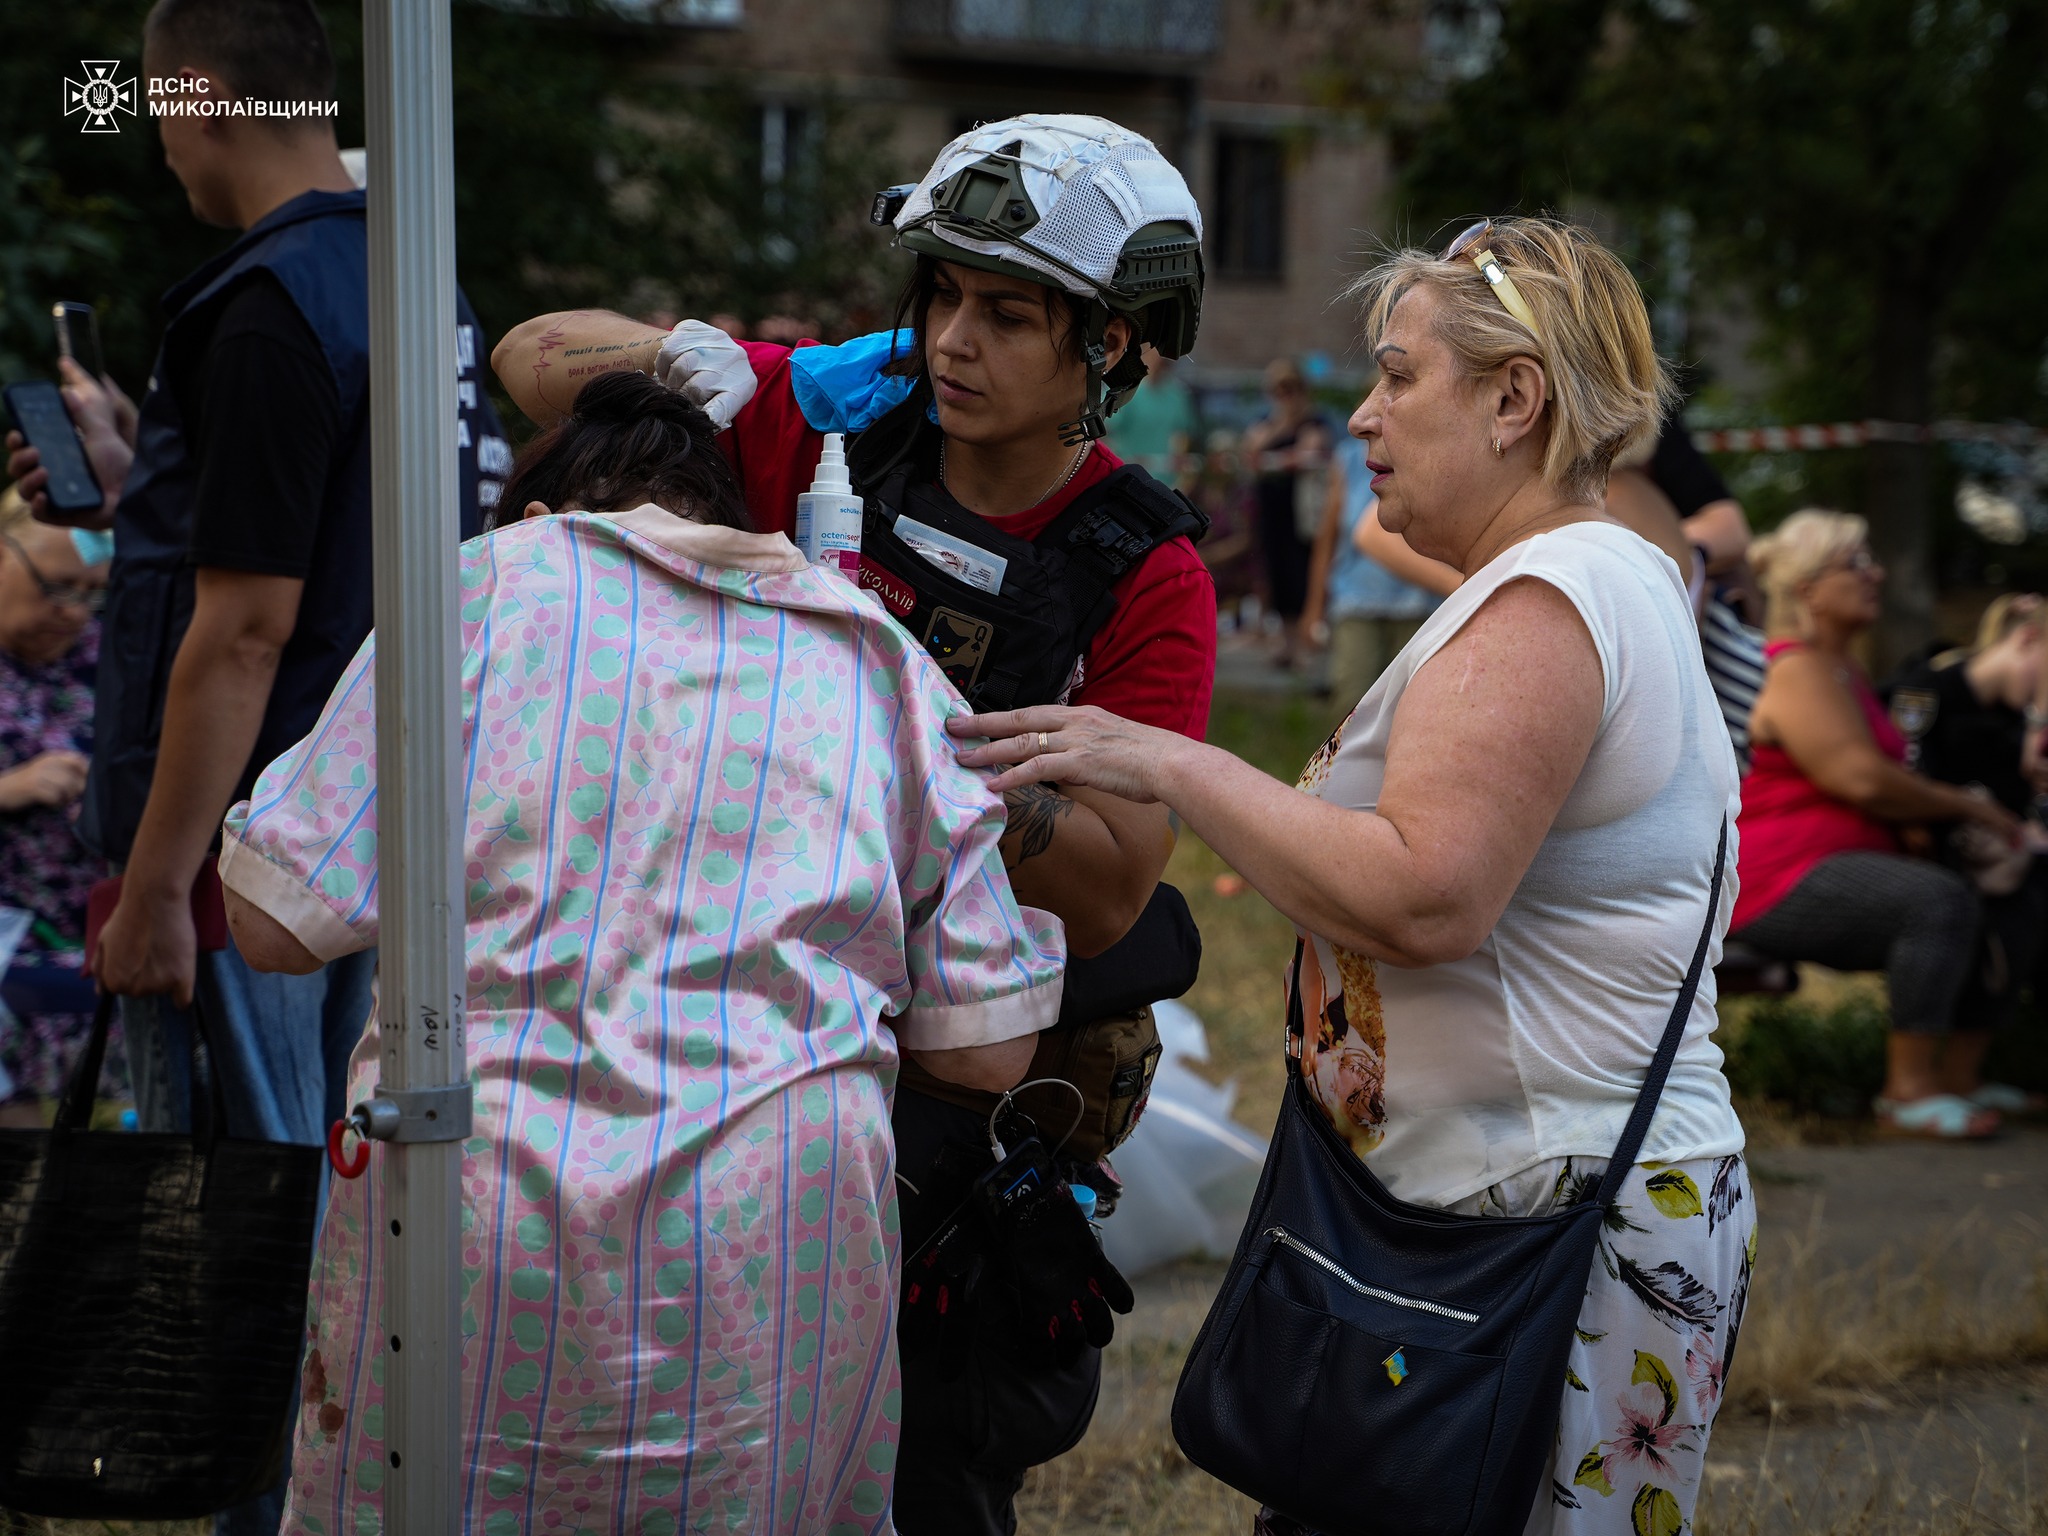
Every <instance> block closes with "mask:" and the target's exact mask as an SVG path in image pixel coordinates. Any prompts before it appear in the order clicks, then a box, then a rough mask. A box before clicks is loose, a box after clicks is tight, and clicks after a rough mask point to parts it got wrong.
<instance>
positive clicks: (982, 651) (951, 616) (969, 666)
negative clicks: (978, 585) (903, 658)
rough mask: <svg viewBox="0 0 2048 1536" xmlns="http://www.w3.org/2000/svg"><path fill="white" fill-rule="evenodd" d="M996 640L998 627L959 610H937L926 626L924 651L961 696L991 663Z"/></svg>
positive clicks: (934, 610)
mask: <svg viewBox="0 0 2048 1536" xmlns="http://www.w3.org/2000/svg"><path fill="white" fill-rule="evenodd" d="M995 637H996V627H995V625H993V624H991V623H989V621H988V620H987V619H977V618H975V617H974V616H973V615H972V614H967V613H962V612H961V611H960V610H959V609H957V608H935V609H933V610H932V621H931V623H929V624H928V625H926V626H925V631H924V648H925V649H926V650H928V651H930V652H931V653H932V658H933V660H935V661H937V662H938V664H939V670H940V671H942V672H944V673H945V674H946V676H947V677H949V678H951V679H952V680H953V686H954V687H955V688H958V689H959V690H960V691H961V692H962V693H965V692H966V691H967V690H968V689H970V688H972V687H973V686H974V684H975V682H976V680H977V679H978V678H980V676H981V669H982V667H983V665H984V664H985V663H986V662H987V661H988V648H989V642H990V641H992V640H993V639H995Z"/></svg>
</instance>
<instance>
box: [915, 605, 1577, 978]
mask: <svg viewBox="0 0 2048 1536" xmlns="http://www.w3.org/2000/svg"><path fill="white" fill-rule="evenodd" d="M1601 702H1602V686H1601V671H1600V659H1599V655H1598V653H1597V652H1596V651H1595V650H1594V647H1593V638H1592V636H1591V634H1589V633H1588V632H1587V630H1586V627H1585V624H1584V623H1583V621H1581V620H1580V618H1579V617H1578V613H1577V610H1576V609H1574V608H1573V607H1572V605H1571V602H1570V600H1569V599H1568V598H1566V597H1565V596H1564V594H1563V593H1561V592H1559V591H1558V590H1557V589H1555V588H1553V587H1550V586H1548V585H1546V584H1544V583H1542V582H1539V581H1518V582H1514V583H1511V584H1510V585H1508V586H1505V587H1503V588H1501V590H1500V591H1498V592H1496V593H1495V594H1494V595H1493V596H1492V597H1491V598H1490V599H1488V601H1487V603H1486V604H1485V605H1484V606H1483V607H1482V608H1481V609H1480V610H1479V612H1478V613H1477V614H1475V615H1474V616H1473V617H1472V619H1471V620H1470V621H1468V622H1467V624H1466V625H1465V627H1464V628H1463V629H1462V630H1460V631H1459V632H1458V634H1457V636H1456V637H1455V638H1454V639H1453V640H1451V641H1450V643H1449V644H1447V645H1446V646H1445V647H1444V648H1443V649H1442V650H1441V651H1439V652H1438V653H1437V654H1436V656H1435V657H1433V658H1432V659H1431V660H1430V661H1429V662H1428V663H1427V664H1426V665H1425V666H1423V667H1422V668H1421V669H1420V670H1419V671H1418V672H1417V673H1416V674H1415V678H1414V680H1413V681H1412V682H1411V683H1410V684H1409V686H1408V691H1407V693H1406V694H1405V695H1403V697H1402V699H1401V703H1400V705H1399V706H1398V709H1397V712H1396V714H1395V717H1394V729H1393V734H1392V737H1391V739H1390V741H1389V746H1388V754H1387V772H1386V780H1385V783H1384V785H1383V787H1382V789H1381V793H1380V799H1379V804H1378V807H1377V809H1376V810H1375V811H1357V810H1348V809H1346V808H1345V807H1343V806H1339V805H1333V804H1330V803H1328V802H1326V801H1323V800H1319V799H1316V798H1314V797H1312V796H1310V795H1307V794H1304V793H1302V792H1300V791H1298V790H1296V789H1293V788H1290V787H1289V786H1287V785H1284V784H1281V783H1280V782H1278V781H1277V780H1275V779H1272V778H1269V777H1267V776H1266V775H1265V774H1263V773H1261V772H1259V770H1258V769H1256V768H1254V767H1252V766H1251V765H1250V764H1249V763H1245V762H1242V761H1240V760H1239V759H1237V758H1235V757H1232V756H1231V755H1230V754H1229V753H1227V752H1225V751H1223V750H1222V749H1221V748H1219V747H1212V746H1206V745H1204V744H1203V743H1201V742H1196V741H1190V740H1188V739H1186V738H1185V737H1181V736H1176V735H1174V734H1173V733H1172V732H1170V731H1160V730H1154V729H1152V728H1151V727H1149V726H1141V725H1135V724H1132V723H1131V722H1129V721H1125V720H1119V719H1117V718H1116V717H1115V716H1113V715H1109V714H1107V713H1105V712H1104V711H1102V710H1099V709H1061V708H1057V707H1044V708H1033V709H1022V710H1014V711H1011V712H1009V713H1007V714H995V715H970V716H964V717H961V718H959V719H955V720H951V721H948V722H947V729H948V730H950V731H952V732H953V733H954V734H955V735H956V736H962V737H966V736H987V737H989V738H990V741H989V744H988V745H987V746H982V747H972V748H967V749H964V750H962V752H961V753H960V758H961V761H962V762H965V763H967V764H969V765H970V766H975V767H1007V771H1005V772H1004V773H1002V774H1001V775H1000V776H999V777H998V778H996V779H995V780H994V781H993V787H995V788H997V789H1001V790H1004V791H1005V792H1006V793H1007V792H1009V791H1010V790H1012V789H1014V788H1016V787H1019V786H1021V785H1023V784H1027V783H1031V782H1034V781H1036V780H1040V779H1049V778H1055V777H1057V778H1058V779H1060V780H1061V781H1062V782H1065V783H1076V782H1080V781H1082V780H1089V781H1092V782H1093V783H1095V784H1096V785H1097V786H1098V789H1102V790H1109V789H1113V790H1116V791H1118V792H1120V793H1123V794H1126V795H1129V796H1131V797H1132V798H1133V799H1134V800H1147V801H1164V802H1166V803H1167V804H1169V805H1171V806H1172V807H1173V808H1174V809H1175V810H1176V811H1177V812H1179V813H1180V815H1181V816H1182V818H1183V819H1185V821H1186V822H1187V824H1188V827H1189V828H1190V830H1192V831H1193V832H1194V833H1195V834H1196V835H1197V836H1199V837H1200V838H1201V839H1202V840H1203V841H1204V842H1206V843H1207V844H1208V845H1209V846H1210V847H1211V848H1213V849H1215V850H1216V852H1217V853H1218V854H1219V855H1220V856H1221V857H1222V858H1223V860H1224V861H1225V862H1226V863H1228V864H1229V865H1230V866H1231V867H1232V868H1233V869H1235V870H1237V871H1238V872H1239V873H1240V874H1242V875H1243V876H1244V877H1245V879H1247V880H1248V881H1250V882H1251V884H1252V886H1253V887H1254V888H1255V889H1256V890H1258V892H1259V893H1260V894H1261V895H1263V896H1264V897H1265V898H1266V899H1267V900H1268V901H1270V902H1271V903H1272V904H1273V905H1274V906H1275V907H1277V908H1279V909H1280V911H1281V913H1282V914H1284V915H1285V916H1287V917H1288V918H1291V919H1292V920H1293V921H1294V922H1295V923H1296V924H1297V925H1298V926H1299V927H1302V928H1304V929H1306V930H1308V931H1309V932H1312V933H1319V934H1323V935H1325V936H1326V937H1328V938H1330V939H1331V940H1333V941H1334V942H1336V943H1339V944H1342V945H1344V946H1345V947H1347V948H1350V949H1357V950H1361V951H1363V952H1364V953H1366V954H1369V955H1372V956H1374V957H1375V958H1377V959H1381V960H1386V961H1389V962H1390V963H1392V964H1395V965H1410V966H1415V965H1435V964H1439V963H1441V962H1443V961H1447V960H1454V959H1458V958H1461V957H1462V956H1465V955H1468V954H1470V953H1471V952H1472V951H1473V950H1474V949H1475V948H1477V947H1478V946H1479V944H1480V943H1482V942H1483V941H1484V940H1485V938H1486V936H1487V934H1488V933H1490V932H1491V931H1492V929H1493V925H1494V923H1495V922H1496V921H1498V920H1499V917H1500V914H1501V912H1502V910H1503V909H1504V908H1505V907H1506V906H1507V903H1508V899H1509V898H1510V897H1511V896H1512V895H1513V894H1514V891H1515V887H1516V886H1517V885H1519V884H1520V883H1521V879H1522V876H1523V874H1524V873H1525V872H1526V871H1527V870H1528V868H1529V864H1530V862H1531V861H1532V860H1533V859H1534V858H1535V856H1536V850H1537V848H1538V847H1539V846H1540V845H1541V844H1542V841H1543V838H1544V836H1545V834H1546V833H1548V831H1549V830H1550V825H1551V823H1552V821H1553V820H1555V819H1556V816H1557V812H1558V808H1559V807H1560V806H1562V805H1563V804H1564V801H1565V797H1566V796H1567V795H1568V794H1569V793H1570V792H1571V788H1572V785H1573V783H1574V782H1575V781H1576V780H1577V778H1578V776H1579V771H1580V769H1581V768H1582V767H1583V766H1584V764H1585V761H1586V756H1587V754H1588V752H1589V751H1590V750H1591V748H1592V744H1593V739H1594V737H1595V735H1596V734H1597V732H1598V730H1599V725H1600V710H1601ZM1041 731H1043V732H1044V733H1045V736H1046V745H1045V746H1044V748H1043V749H1042V751H1041V750H1040V748H1039V747H1038V733H1039V732H1041ZM1508 761H1513V762H1514V763H1515V764H1516V770H1517V771H1516V772H1515V773H1514V774H1513V775H1511V776H1509V777H1508V778H1507V779H1505V780H1504V779H1503V778H1502V777H1501V775H1500V773H1499V771H1498V765H1499V764H1500V763H1503V762H1508ZM1012 764H1014V765H1015V766H1007V765H1012Z"/></svg>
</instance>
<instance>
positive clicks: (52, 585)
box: [0, 533, 107, 613]
mask: <svg viewBox="0 0 2048 1536" xmlns="http://www.w3.org/2000/svg"><path fill="white" fill-rule="evenodd" d="M0 544H5V545H6V546H7V547H8V548H9V549H11V550H13V551H14V558H15V559H17V560H19V561H20V562H21V568H22V569H23V570H25V571H27V572H28V577H29V580H30V581H33V582H34V583H35V584H36V590H37V591H38V592H40V593H42V594H43V600H44V601H45V602H50V603H57V604H60V605H61V606H63V607H66V608H83V609H84V610H85V611H86V612H87V613H98V612H99V611H100V609H102V608H103V607H105V606H106V602H107V589H106V588H105V587H104V586H98V585H90V584H87V583H85V582H77V581H52V580H50V578H49V577H47V576H45V575H44V574H43V573H42V569H41V568H40V567H39V566H38V565H37V564H36V563H35V561H33V560H31V559H29V557H28V551H27V550H25V549H23V548H22V547H21V541H20V540H19V539H17V538H15V536H14V535H13V534H11V533H0Z"/></svg>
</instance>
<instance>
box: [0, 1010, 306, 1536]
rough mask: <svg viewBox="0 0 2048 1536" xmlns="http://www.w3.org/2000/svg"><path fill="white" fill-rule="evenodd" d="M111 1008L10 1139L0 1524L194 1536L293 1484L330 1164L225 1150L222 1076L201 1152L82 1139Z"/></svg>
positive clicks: (199, 1141) (181, 1146)
mask: <svg viewBox="0 0 2048 1536" xmlns="http://www.w3.org/2000/svg"><path fill="white" fill-rule="evenodd" d="M113 1006H114V1004H113V999H112V998H105V999H102V1000H101V1003H100V1006H99V1010H98V1013H97V1015H96V1016H95V1018H94V1021H93V1032H92V1041H91V1044H90V1045H89V1046H88V1047H87V1049H86V1050H85V1051H84V1052H83V1053H82V1055H81V1058H80V1060H79V1062H78V1063H77V1065H76V1067H75V1068H74V1069H73V1071H72V1074H71V1081H70V1082H69V1083H68V1084H67V1085H66V1088H65V1091H64V1097H63V1099H62V1100H61V1102H60V1103H59V1106H58V1110H57V1119H56V1125H55V1128H54V1129H52V1130H49V1131H16V1130H0V1508H7V1509H14V1510H19V1511H21V1512H22V1513H24V1514H31V1515H43V1516H48V1517H52V1518H56V1519H72V1520H79V1519H85V1520H182V1519H191V1518H196V1517H200V1516H204V1515H210V1514H213V1513H215V1512H216V1511H218V1510H222V1509H225V1508H227V1507H228V1506H229V1505H232V1504H236V1503H239V1502H240V1501H241V1500H243V1499H245V1498H248V1497H250V1496H251V1495H253V1494H257V1493H260V1492H262V1491H263V1490H264V1489H266V1488H269V1487H272V1486H274V1485H275V1484H276V1483H277V1481H278V1479H279V1478H280V1476H281V1475H282V1473H283V1467H284V1454H285V1442H286V1438H287V1417H288V1414H289V1410H290V1406H291V1401H292V1394H293V1391H294V1389H295V1388H296V1385H297V1382H298V1369H299V1353H300V1350H301V1348H302V1347H303V1345H304V1342H305V1319H306V1297H307V1290H308V1284H309V1277H310V1274H311V1269H312V1255H313V1230H314V1223H315V1219H316V1215H317V1212H316V1209H315V1201H316V1200H317V1198H318V1195H319V1188H320V1159H321V1157H322V1155H323V1153H322V1149H321V1148H319V1147H302V1146H292V1145H286V1144H282V1143H275V1142H259V1141H234V1140H230V1139H229V1138H228V1136H227V1135H226V1132H225V1126H226V1114H225V1110H224V1107H223V1102H222V1099H221V1094H220V1088H219V1074H218V1073H217V1072H215V1073H209V1074H208V1076H209V1079H210V1081H211V1082H212V1084H213V1089H212V1093H211V1103H210V1106H209V1111H210V1112H209V1113H208V1115H207V1117H206V1121H207V1123H206V1127H205V1130H204V1131H203V1132H202V1133H200V1134H196V1135H193V1136H172V1135H150V1134H121V1133H116V1132H93V1131H90V1130H88V1129H87V1127H88V1125H89V1124H90V1122H91V1117H92V1104H93V1090H94V1087H95V1085H96V1084H97V1083H98V1081H99V1074H100V1062H101V1059H102V1057H103V1056H104V1054H105V1051H106V1043H107V1026H108V1023H109V1021H110V1019H111V1017H112V1012H113ZM197 1017H198V1016H197V1014H196V1013H195V1019H196V1018H197ZM202 1033H203V1025H202Z"/></svg>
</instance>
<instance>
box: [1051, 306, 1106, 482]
mask: <svg viewBox="0 0 2048 1536" xmlns="http://www.w3.org/2000/svg"><path fill="white" fill-rule="evenodd" d="M1083 323H1084V326H1085V329H1084V331H1083V332H1082V335H1083V337H1084V339H1085V342H1086V345H1085V347H1084V348H1083V352H1082V355H1083V356H1084V357H1086V358H1087V359H1088V393H1087V395H1086V396H1085V397H1084V398H1083V399H1082V402H1081V414H1080V415H1079V416H1077V417H1075V418H1074V419H1073V420H1072V421H1063V422H1061V423H1060V441H1061V442H1063V443H1065V444H1066V445H1067V446H1068V447H1069V448H1078V447H1079V446H1080V445H1081V444H1083V443H1092V442H1094V441H1095V440H1096V439H1097V438H1099V437H1103V436H1105V435H1107V433H1108V432H1109V423H1108V421H1107V420H1106V419H1105V417H1104V414H1103V410H1102V376H1103V374H1104V373H1106V372H1107V371H1108V369H1109V349H1108V347H1107V346H1106V345H1105V344H1104V341H1103V333H1104V331H1105V330H1106V329H1107V328H1108V325H1109V307H1108V306H1107V305H1106V304H1090V305H1089V306H1088V318H1087V320H1086V321H1085V322H1083Z"/></svg>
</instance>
